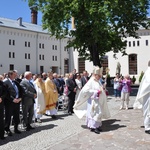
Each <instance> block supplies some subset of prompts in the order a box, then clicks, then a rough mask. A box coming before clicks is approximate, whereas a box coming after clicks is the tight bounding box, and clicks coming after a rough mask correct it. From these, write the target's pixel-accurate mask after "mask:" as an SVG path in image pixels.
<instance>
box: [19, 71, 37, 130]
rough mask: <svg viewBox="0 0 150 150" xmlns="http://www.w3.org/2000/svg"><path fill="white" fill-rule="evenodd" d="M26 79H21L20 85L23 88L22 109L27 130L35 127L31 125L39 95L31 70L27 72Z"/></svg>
mask: <svg viewBox="0 0 150 150" xmlns="http://www.w3.org/2000/svg"><path fill="white" fill-rule="evenodd" d="M24 77H25V78H24V79H23V80H22V81H21V83H20V85H21V87H22V90H23V97H22V110H23V121H24V123H25V126H26V131H29V130H30V129H34V128H33V127H32V126H31V123H32V118H33V114H34V102H35V100H34V99H35V98H36V97H37V94H36V90H35V88H34V85H33V83H32V82H31V81H30V80H31V78H32V73H31V72H25V74H24Z"/></svg>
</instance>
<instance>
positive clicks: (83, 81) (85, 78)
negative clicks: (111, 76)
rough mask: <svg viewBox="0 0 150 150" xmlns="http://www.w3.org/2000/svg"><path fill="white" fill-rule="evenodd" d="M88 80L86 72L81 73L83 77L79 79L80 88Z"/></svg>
mask: <svg viewBox="0 0 150 150" xmlns="http://www.w3.org/2000/svg"><path fill="white" fill-rule="evenodd" d="M88 80H89V77H88V73H87V71H86V70H84V71H83V77H82V78H81V83H82V87H83V86H84V85H85V84H86V83H87V81H88Z"/></svg>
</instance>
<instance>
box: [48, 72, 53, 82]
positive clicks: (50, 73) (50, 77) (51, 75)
mask: <svg viewBox="0 0 150 150" xmlns="http://www.w3.org/2000/svg"><path fill="white" fill-rule="evenodd" d="M47 77H49V79H51V80H52V79H53V72H48V73H47Z"/></svg>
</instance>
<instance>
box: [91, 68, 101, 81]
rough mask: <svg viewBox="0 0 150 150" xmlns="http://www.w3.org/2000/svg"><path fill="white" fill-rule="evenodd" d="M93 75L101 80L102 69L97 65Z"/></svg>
mask: <svg viewBox="0 0 150 150" xmlns="http://www.w3.org/2000/svg"><path fill="white" fill-rule="evenodd" d="M93 76H94V77H95V79H96V80H100V78H101V77H102V69H101V68H99V67H98V66H96V67H95V68H94V70H93Z"/></svg>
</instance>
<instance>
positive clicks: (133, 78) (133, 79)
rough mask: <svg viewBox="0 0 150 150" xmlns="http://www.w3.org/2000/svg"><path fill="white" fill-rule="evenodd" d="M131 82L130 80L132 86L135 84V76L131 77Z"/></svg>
mask: <svg viewBox="0 0 150 150" xmlns="http://www.w3.org/2000/svg"><path fill="white" fill-rule="evenodd" d="M131 80H132V83H133V84H134V83H135V81H136V78H135V76H133V77H132V79H131Z"/></svg>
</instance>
